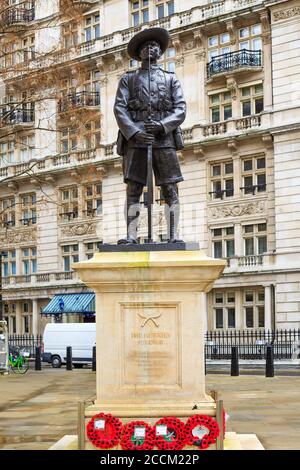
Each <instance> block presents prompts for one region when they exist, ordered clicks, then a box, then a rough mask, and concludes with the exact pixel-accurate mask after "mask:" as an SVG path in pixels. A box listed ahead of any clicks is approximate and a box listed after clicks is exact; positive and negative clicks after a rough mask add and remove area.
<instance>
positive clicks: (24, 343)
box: [9, 273, 300, 360]
mask: <svg viewBox="0 0 300 470" xmlns="http://www.w3.org/2000/svg"><path fill="white" fill-rule="evenodd" d="M62 274H65V275H68V274H71V273H62ZM42 341H43V337H42V335H37V336H35V335H30V334H23V335H17V334H13V335H10V336H9V345H10V346H18V347H21V348H25V349H26V350H27V351H28V352H29V353H30V357H34V356H35V348H36V347H37V346H41V345H42ZM267 345H272V346H273V350H274V359H276V360H284V359H299V357H300V329H298V330H296V329H294V330H274V331H272V330H264V329H260V330H241V331H238V330H232V331H208V332H207V333H206V334H205V358H206V359H211V360H221V359H228V360H229V359H231V349H232V347H233V346H237V347H238V352H239V358H240V359H252V360H255V359H265V358H266V351H267Z"/></svg>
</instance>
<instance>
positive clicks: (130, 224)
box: [118, 205, 140, 245]
mask: <svg viewBox="0 0 300 470" xmlns="http://www.w3.org/2000/svg"><path fill="white" fill-rule="evenodd" d="M135 206H136V205H135ZM131 213H132V212H131V208H130V207H128V215H127V236H126V238H122V239H121V240H119V241H118V244H119V245H128V244H131V243H133V244H136V243H138V239H137V228H138V222H139V215H140V212H139V211H137V212H136V213H135V215H130V214H131Z"/></svg>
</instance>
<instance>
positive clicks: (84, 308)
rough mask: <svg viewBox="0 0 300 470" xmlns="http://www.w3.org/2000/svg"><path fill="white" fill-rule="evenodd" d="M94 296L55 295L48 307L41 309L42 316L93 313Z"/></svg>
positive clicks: (87, 294) (90, 294) (86, 294)
mask: <svg viewBox="0 0 300 470" xmlns="http://www.w3.org/2000/svg"><path fill="white" fill-rule="evenodd" d="M95 310H96V309H95V294H94V293H92V292H85V293H82V294H76V293H73V294H55V296H54V297H53V299H51V300H50V302H49V303H48V305H47V306H46V307H44V308H43V309H42V314H43V315H61V314H63V313H66V314H68V313H83V314H85V313H86V314H93V313H95Z"/></svg>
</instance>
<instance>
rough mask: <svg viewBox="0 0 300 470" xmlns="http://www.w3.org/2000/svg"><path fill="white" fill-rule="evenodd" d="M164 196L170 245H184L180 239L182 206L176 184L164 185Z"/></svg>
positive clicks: (162, 188)
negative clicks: (179, 228) (179, 229)
mask: <svg viewBox="0 0 300 470" xmlns="http://www.w3.org/2000/svg"><path fill="white" fill-rule="evenodd" d="M161 190H162V195H163V197H164V199H165V202H166V204H165V217H166V222H167V230H168V242H169V243H184V242H183V240H181V239H179V238H178V224H179V216H180V204H179V197H178V188H177V184H176V183H169V184H166V185H162V187H161Z"/></svg>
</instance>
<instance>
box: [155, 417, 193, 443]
mask: <svg viewBox="0 0 300 470" xmlns="http://www.w3.org/2000/svg"><path fill="white" fill-rule="evenodd" d="M161 425H165V426H167V434H166V435H165V436H156V441H155V443H156V447H157V448H158V449H159V450H181V449H183V448H184V446H185V444H186V430H185V426H184V423H183V422H182V421H180V419H178V418H173V417H170V418H161V419H160V420H159V421H157V423H156V424H155V427H154V428H156V426H161Z"/></svg>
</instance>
